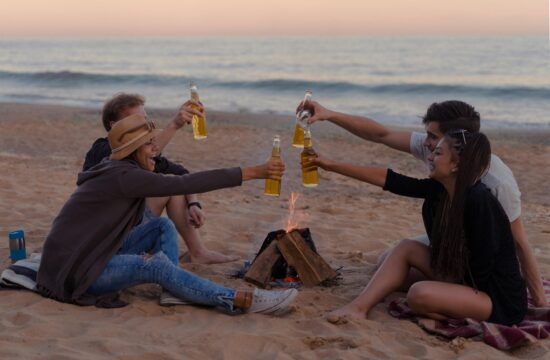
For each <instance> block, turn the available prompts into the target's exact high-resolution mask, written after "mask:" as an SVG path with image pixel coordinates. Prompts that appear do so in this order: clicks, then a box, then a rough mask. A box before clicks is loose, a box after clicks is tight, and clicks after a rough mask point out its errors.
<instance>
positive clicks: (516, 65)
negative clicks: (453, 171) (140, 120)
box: [0, 0, 550, 127]
mask: <svg viewBox="0 0 550 360" xmlns="http://www.w3.org/2000/svg"><path fill="white" fill-rule="evenodd" d="M336 4H337V5H338V6H336ZM0 34H1V35H2V38H0V49H1V51H0V101H4V102H6V101H8V102H27V103H51V104H64V105H79V106H89V107H95V108H98V107H100V106H101V104H102V103H103V101H104V100H105V99H106V98H108V97H109V96H111V95H112V94H113V93H115V92H119V91H126V92H138V93H142V94H143V95H145V96H146V98H147V103H148V105H149V106H153V107H167V108H175V107H177V106H178V105H179V104H180V103H181V102H182V101H183V100H184V99H185V98H187V97H188V83H189V81H191V80H194V81H195V82H197V83H198V85H199V87H200V92H201V99H202V100H203V101H204V102H205V104H206V106H207V108H210V109H217V110H228V111H245V112H248V111H250V112H260V113H262V112H269V113H281V114H292V113H293V111H294V109H295V107H296V105H297V103H298V102H299V101H300V99H301V98H302V97H303V93H304V91H305V90H306V89H311V90H313V93H314V98H315V99H317V100H319V101H321V102H322V103H323V104H325V105H327V106H330V107H332V108H335V109H337V110H342V111H346V112H351V113H356V114H361V115H370V116H372V117H375V118H376V119H378V120H380V121H383V122H388V123H405V124H411V123H414V124H418V122H419V120H418V116H419V115H422V113H423V112H424V111H425V109H426V108H427V106H428V105H429V104H430V103H432V102H434V101H442V100H446V99H461V100H465V101H468V102H470V103H472V104H474V105H475V106H476V108H477V109H478V110H479V111H480V112H481V114H482V117H483V119H484V124H485V125H488V126H526V125H528V126H537V127H540V126H544V127H547V126H550V115H549V114H550V102H549V101H548V99H550V66H549V65H550V64H549V62H550V50H549V43H548V2H547V1H526V2H514V1H493V0H489V1H472V0H465V1H461V2H458V1H433V0H425V1H367V0H364V1H355V0H342V1H339V2H337V3H335V2H333V1H323V0H318V1H315V2H313V1H301V2H291V1H288V0H280V1H277V2H275V1H267V2H262V1H248V0H235V1H231V2H222V1H202V2H191V1H175V0H173V1H172V0H171V1H169V0H158V1H155V2H152V1H139V0H137V1H131V2H130V1H123V0H119V1H104V0H98V1H94V2H86V3H84V2H79V1H65V0H51V1H48V2H43V1H29V0H18V1H14V2H12V3H10V4H9V6H6V5H3V8H2V11H0ZM327 35H330V36H327Z"/></svg>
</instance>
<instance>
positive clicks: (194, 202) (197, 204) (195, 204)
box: [187, 201, 202, 210]
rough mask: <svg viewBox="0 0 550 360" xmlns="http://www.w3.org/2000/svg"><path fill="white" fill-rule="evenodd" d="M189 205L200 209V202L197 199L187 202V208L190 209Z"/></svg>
mask: <svg viewBox="0 0 550 360" xmlns="http://www.w3.org/2000/svg"><path fill="white" fill-rule="evenodd" d="M191 206H197V207H198V208H199V209H201V210H202V206H201V203H200V202H198V201H193V202H190V203H189V204H187V208H188V209H191Z"/></svg>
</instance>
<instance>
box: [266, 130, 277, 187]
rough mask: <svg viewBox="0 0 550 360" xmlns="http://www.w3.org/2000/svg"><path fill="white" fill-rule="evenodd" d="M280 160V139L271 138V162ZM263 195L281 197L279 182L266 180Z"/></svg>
mask: <svg viewBox="0 0 550 360" xmlns="http://www.w3.org/2000/svg"><path fill="white" fill-rule="evenodd" d="M280 159H281V138H280V137H279V135H275V137H273V149H272V150H271V160H280ZM264 195H267V196H279V195H281V180H273V179H266V180H265V190H264Z"/></svg>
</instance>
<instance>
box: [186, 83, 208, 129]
mask: <svg viewBox="0 0 550 360" xmlns="http://www.w3.org/2000/svg"><path fill="white" fill-rule="evenodd" d="M189 90H190V92H191V100H195V101H199V90H198V87H197V85H196V84H195V83H193V82H192V83H191V84H190V85H189ZM191 107H192V108H193V109H195V110H199V109H200V108H199V106H198V105H191ZM191 124H192V125H193V137H194V138H195V140H200V139H206V136H207V134H206V119H205V118H204V116H199V115H193V119H191Z"/></svg>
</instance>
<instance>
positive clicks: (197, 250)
mask: <svg viewBox="0 0 550 360" xmlns="http://www.w3.org/2000/svg"><path fill="white" fill-rule="evenodd" d="M146 201H147V206H148V207H149V210H151V212H152V213H153V214H154V215H155V216H160V215H162V211H163V210H164V208H166V213H167V215H168V217H169V218H170V220H172V221H173V222H174V225H176V229H177V230H178V233H179V234H180V235H181V237H182V238H183V241H184V242H185V245H187V248H188V249H189V257H190V261H191V262H193V263H199V264H216V263H225V262H229V261H235V260H237V259H238V257H237V256H228V255H224V254H222V253H219V252H217V251H213V250H209V249H207V248H206V247H205V246H204V244H203V243H202V241H201V238H200V234H199V231H198V229H196V228H195V227H193V226H192V225H191V224H190V223H189V215H188V213H187V200H186V199H185V196H183V195H178V196H170V197H157V198H147V200H146Z"/></svg>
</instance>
